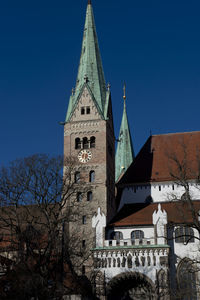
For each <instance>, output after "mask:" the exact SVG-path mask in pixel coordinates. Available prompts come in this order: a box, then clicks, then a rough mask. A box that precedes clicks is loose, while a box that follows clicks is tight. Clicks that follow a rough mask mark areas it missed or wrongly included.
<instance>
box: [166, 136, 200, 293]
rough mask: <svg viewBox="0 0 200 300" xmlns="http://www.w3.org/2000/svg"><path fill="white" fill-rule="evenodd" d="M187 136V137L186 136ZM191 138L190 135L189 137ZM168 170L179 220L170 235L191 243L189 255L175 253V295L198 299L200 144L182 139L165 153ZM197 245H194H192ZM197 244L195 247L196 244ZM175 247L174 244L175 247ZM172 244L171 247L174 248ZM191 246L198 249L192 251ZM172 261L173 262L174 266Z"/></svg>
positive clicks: (173, 225) (179, 243) (199, 265)
mask: <svg viewBox="0 0 200 300" xmlns="http://www.w3.org/2000/svg"><path fill="white" fill-rule="evenodd" d="M185 138H186V137H185ZM187 138H188V137H187ZM166 155H167V158H168V166H169V174H170V177H171V179H172V181H173V183H174V186H176V188H175V189H174V191H173V192H170V193H168V194H167V199H168V200H169V201H171V202H173V205H174V209H175V210H176V217H177V224H170V226H169V239H171V240H173V242H174V243H175V245H181V244H182V245H184V246H187V245H188V246H190V245H191V247H190V250H188V251H189V253H188V254H189V256H190V257H182V256H178V255H176V261H175V262H174V264H176V279H177V282H176V283H177V285H176V291H175V290H173V289H172V290H171V296H172V299H198V290H199V271H200V248H199V246H200V245H199V241H200V201H199V200H200V145H199V141H197V142H196V143H195V140H193V141H192V142H191V143H188V141H187V142H186V140H184V138H182V139H181V140H179V143H178V144H177V147H176V150H175V151H173V152H169V151H168V152H167V153H166ZM193 245H195V246H193ZM194 247H196V248H194ZM173 248H174V247H173ZM173 248H172V249H173ZM191 249H193V250H194V249H196V250H195V255H192V254H191V253H190V252H191ZM172 265H173V262H171V267H172Z"/></svg>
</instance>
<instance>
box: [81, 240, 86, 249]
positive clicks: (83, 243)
mask: <svg viewBox="0 0 200 300" xmlns="http://www.w3.org/2000/svg"><path fill="white" fill-rule="evenodd" d="M85 245H86V244H85V240H82V247H83V248H85Z"/></svg>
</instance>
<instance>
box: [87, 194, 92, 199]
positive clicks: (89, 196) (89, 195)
mask: <svg viewBox="0 0 200 300" xmlns="http://www.w3.org/2000/svg"><path fill="white" fill-rule="evenodd" d="M87 201H92V192H88V193H87Z"/></svg>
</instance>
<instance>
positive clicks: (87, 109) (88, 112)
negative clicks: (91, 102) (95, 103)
mask: <svg viewBox="0 0 200 300" xmlns="http://www.w3.org/2000/svg"><path fill="white" fill-rule="evenodd" d="M86 114H87V115H89V114H90V107H89V106H88V107H86Z"/></svg>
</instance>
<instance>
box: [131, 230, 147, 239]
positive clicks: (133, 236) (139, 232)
mask: <svg viewBox="0 0 200 300" xmlns="http://www.w3.org/2000/svg"><path fill="white" fill-rule="evenodd" d="M143 238H144V231H142V230H134V231H132V232H131V240H132V241H135V240H136V239H138V240H140V241H142V239H143Z"/></svg>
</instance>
